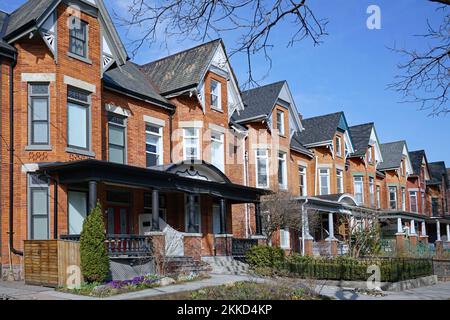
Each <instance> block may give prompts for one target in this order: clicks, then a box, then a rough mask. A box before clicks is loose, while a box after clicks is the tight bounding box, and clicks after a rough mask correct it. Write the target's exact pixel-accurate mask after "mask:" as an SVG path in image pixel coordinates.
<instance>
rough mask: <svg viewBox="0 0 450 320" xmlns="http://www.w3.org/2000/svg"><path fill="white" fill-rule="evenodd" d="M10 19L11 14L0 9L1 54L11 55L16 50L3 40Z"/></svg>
mask: <svg viewBox="0 0 450 320" xmlns="http://www.w3.org/2000/svg"><path fill="white" fill-rule="evenodd" d="M8 19H9V15H8V14H7V13H6V12H3V11H0V54H3V55H7V56H8V57H10V56H11V55H12V54H14V53H15V52H16V49H15V48H14V47H13V46H10V45H9V44H8V43H6V42H5V41H3V36H4V35H5V32H6V28H7V26H8Z"/></svg>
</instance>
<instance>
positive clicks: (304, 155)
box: [0, 0, 450, 269]
mask: <svg viewBox="0 0 450 320" xmlns="http://www.w3.org/2000/svg"><path fill="white" fill-rule="evenodd" d="M0 59H1V60H0V61H1V64H0V67H1V79H0V80H1V81H0V87H1V91H0V92H1V128H0V132H1V137H2V139H1V156H0V161H1V171H0V174H1V179H0V183H1V186H0V192H1V194H0V201H1V211H0V217H1V223H0V235H1V237H0V254H1V260H0V263H1V264H2V266H3V268H4V269H6V268H11V267H14V268H18V269H20V265H21V261H22V258H21V257H22V254H23V253H22V251H23V241H24V240H27V239H59V238H61V237H65V238H66V239H67V238H71V237H72V238H76V237H77V236H79V234H80V232H81V228H82V224H83V220H84V218H85V217H86V215H87V214H88V212H89V211H90V210H91V209H92V208H93V207H94V206H95V204H96V202H97V201H99V202H100V204H101V205H102V208H103V210H104V215H105V224H106V229H107V230H106V231H107V234H108V235H109V236H110V237H111V238H112V239H113V238H117V237H118V235H121V236H122V237H123V236H124V235H129V236H130V237H129V239H132V236H135V237H136V239H137V238H138V237H139V236H140V237H142V236H147V237H152V238H153V239H154V240H161V241H162V240H164V241H165V243H166V244H167V243H168V242H171V243H175V244H176V245H174V246H171V247H170V248H168V247H167V246H166V248H167V250H169V251H170V252H167V254H168V255H172V256H191V257H195V258H200V257H205V256H214V255H229V254H230V250H231V247H232V239H233V238H234V239H264V236H263V235H262V227H261V215H260V212H259V202H260V198H261V196H263V195H266V194H268V193H270V192H277V191H279V190H284V191H288V192H290V193H292V194H293V195H295V196H296V197H297V199H298V203H299V214H301V213H300V212H301V209H303V210H304V211H305V212H306V211H307V210H314V211H316V212H317V214H318V215H320V216H321V227H320V228H319V229H318V230H316V231H314V232H310V231H309V230H306V228H304V229H303V233H302V234H300V235H299V234H298V232H295V231H294V230H289V229H286V230H280V231H279V232H278V233H277V234H276V235H275V236H274V239H272V240H273V244H274V245H279V246H281V247H283V248H284V249H286V250H289V251H300V250H303V252H304V253H306V254H314V253H315V252H314V249H313V248H314V244H315V243H320V242H322V241H324V242H325V243H328V244H329V247H330V250H331V251H330V253H331V254H333V255H334V254H337V247H338V244H339V241H340V240H341V238H342V236H343V234H342V232H341V227H342V226H340V225H339V223H338V219H337V217H338V215H341V214H353V213H356V212H375V213H376V214H378V215H379V216H380V218H381V219H382V220H383V221H384V229H383V230H384V231H383V232H385V233H386V236H392V237H395V236H397V237H398V236H404V235H405V234H407V236H408V237H410V238H411V239H414V238H415V237H420V240H422V241H429V242H433V243H434V242H436V243H437V244H442V241H443V240H445V241H448V240H449V233H450V230H449V224H450V217H449V214H448V201H449V200H450V196H449V195H450V192H449V189H450V188H449V181H448V172H447V169H446V168H445V163H444V162H433V163H428V161H427V157H426V154H425V151H423V150H422V151H412V152H410V151H409V150H408V147H407V144H406V142H405V141H398V142H392V143H382V142H381V141H379V139H378V136H377V133H376V129H375V125H374V124H373V123H368V124H362V125H355V126H349V124H348V123H347V121H346V118H345V114H344V113H343V112H338V113H334V114H329V115H323V116H318V117H314V118H310V119H302V116H301V115H300V114H299V112H298V110H299V109H298V108H297V107H298V106H297V105H296V101H294V99H293V96H292V94H291V91H290V89H289V85H288V83H287V82H286V81H281V82H277V83H273V84H269V85H266V86H263V87H258V88H255V89H252V90H248V91H245V92H241V91H240V89H239V86H238V82H237V80H236V77H235V73H234V71H233V69H232V67H231V65H230V62H229V60H228V57H227V53H226V50H225V46H224V43H223V42H222V41H221V40H214V41H211V42H208V43H205V44H202V45H200V46H197V47H194V48H190V49H188V50H185V51H182V52H179V53H177V54H174V55H171V56H168V57H164V58H162V59H160V60H157V61H153V62H150V63H148V64H144V65H137V64H135V63H133V62H131V61H130V59H129V58H128V55H127V52H126V50H125V48H124V45H123V44H122V42H121V39H120V37H119V35H118V33H117V31H116V29H115V27H114V25H113V23H112V21H111V18H110V16H109V14H108V12H107V10H106V8H105V6H104V4H103V1H102V0H71V1H67V0H59V1H55V0H29V1H27V2H26V3H25V4H24V5H23V6H21V7H19V8H18V9H17V10H15V11H14V12H12V13H10V14H8V13H4V12H1V11H0ZM305 225H306V224H305ZM310 233H312V234H310Z"/></svg>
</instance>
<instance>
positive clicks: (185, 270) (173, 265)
mask: <svg viewBox="0 0 450 320" xmlns="http://www.w3.org/2000/svg"><path fill="white" fill-rule="evenodd" d="M165 263H166V272H167V273H168V274H190V273H195V274H200V273H206V272H210V271H211V268H210V266H209V265H208V264H206V263H204V262H203V261H196V260H194V259H193V258H192V257H187V256H184V257H167V258H166V262H165Z"/></svg>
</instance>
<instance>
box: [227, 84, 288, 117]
mask: <svg viewBox="0 0 450 320" xmlns="http://www.w3.org/2000/svg"><path fill="white" fill-rule="evenodd" d="M285 83H286V81H279V82H275V83H271V84H268V85H265V86H261V87H258V88H254V89H250V90H247V91H244V92H242V100H243V101H244V105H245V109H244V110H242V111H240V112H239V115H238V114H237V113H235V114H234V116H233V117H234V119H235V121H237V122H245V120H247V119H255V118H259V117H265V118H267V117H268V116H269V115H270V114H271V112H272V110H273V107H274V106H275V103H276V102H277V100H278V97H279V95H280V92H281V89H283V86H284V85H285Z"/></svg>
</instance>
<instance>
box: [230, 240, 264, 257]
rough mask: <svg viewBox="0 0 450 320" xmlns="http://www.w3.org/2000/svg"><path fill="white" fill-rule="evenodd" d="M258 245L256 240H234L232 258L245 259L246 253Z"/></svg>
mask: <svg viewBox="0 0 450 320" xmlns="http://www.w3.org/2000/svg"><path fill="white" fill-rule="evenodd" d="M257 245H258V240H257V239H235V238H233V240H232V249H231V252H232V255H233V257H245V255H246V254H247V252H248V251H249V250H250V249H251V248H252V247H254V246H257Z"/></svg>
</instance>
